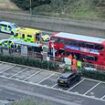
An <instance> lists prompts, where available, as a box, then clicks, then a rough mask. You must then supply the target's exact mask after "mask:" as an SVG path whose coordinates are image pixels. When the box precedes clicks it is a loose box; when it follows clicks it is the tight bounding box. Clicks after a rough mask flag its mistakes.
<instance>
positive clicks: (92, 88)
mask: <svg viewBox="0 0 105 105" xmlns="http://www.w3.org/2000/svg"><path fill="white" fill-rule="evenodd" d="M99 84H101V81H100V82H99V83H97V84H96V85H94V86H93V87H92V88H90V89H89V90H88V91H86V92H85V93H84V94H83V95H86V94H87V93H89V92H90V91H92V90H93V89H94V88H96V87H97V86H98V85H99Z"/></svg>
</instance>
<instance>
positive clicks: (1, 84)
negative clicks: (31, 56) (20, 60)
mask: <svg viewBox="0 0 105 105" xmlns="http://www.w3.org/2000/svg"><path fill="white" fill-rule="evenodd" d="M60 75H61V74H60V73H58V72H54V71H47V70H43V69H39V68H32V67H27V66H21V65H17V64H11V63H5V62H1V63H0V94H2V96H1V95H0V99H2V100H6V99H7V100H13V101H14V100H19V99H24V98H27V97H37V98H39V99H41V98H42V99H44V100H49V101H50V102H54V103H55V104H54V105H56V103H57V105H87V104H89V105H104V104H105V91H104V90H105V82H102V81H98V80H93V79H89V78H82V79H81V81H80V82H78V83H76V84H74V85H73V86H71V87H70V88H63V87H59V86H58V85H57V78H58V77H59V76H60Z"/></svg>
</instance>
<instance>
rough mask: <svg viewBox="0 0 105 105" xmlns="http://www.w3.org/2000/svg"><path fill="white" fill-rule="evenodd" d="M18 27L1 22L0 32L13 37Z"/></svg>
mask: <svg viewBox="0 0 105 105" xmlns="http://www.w3.org/2000/svg"><path fill="white" fill-rule="evenodd" d="M17 28H18V26H17V25H16V24H15V23H11V22H7V21H1V22H0V32H5V33H8V34H11V35H14V33H15V31H16V29H17Z"/></svg>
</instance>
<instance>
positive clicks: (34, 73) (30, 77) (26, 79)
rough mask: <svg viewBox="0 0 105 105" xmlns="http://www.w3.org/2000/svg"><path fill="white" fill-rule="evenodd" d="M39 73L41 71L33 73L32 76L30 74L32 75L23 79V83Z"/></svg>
mask: <svg viewBox="0 0 105 105" xmlns="http://www.w3.org/2000/svg"><path fill="white" fill-rule="evenodd" d="M40 72H41V70H40V71H37V72H35V73H34V74H32V75H30V76H28V77H27V78H25V79H24V80H23V81H26V80H28V79H30V78H32V77H33V76H35V75H37V74H39V73H40Z"/></svg>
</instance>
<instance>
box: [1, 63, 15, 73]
mask: <svg viewBox="0 0 105 105" xmlns="http://www.w3.org/2000/svg"><path fill="white" fill-rule="evenodd" d="M13 67H15V66H13V65H12V66H11V67H8V68H5V70H4V71H1V72H0V73H3V72H6V71H8V70H9V69H12V68H13Z"/></svg>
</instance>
